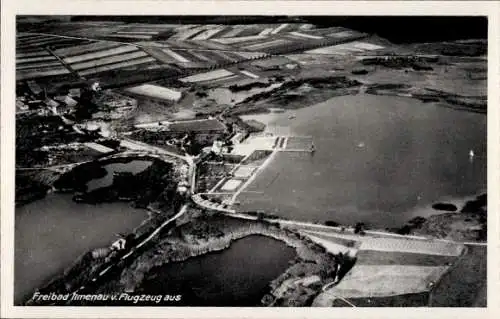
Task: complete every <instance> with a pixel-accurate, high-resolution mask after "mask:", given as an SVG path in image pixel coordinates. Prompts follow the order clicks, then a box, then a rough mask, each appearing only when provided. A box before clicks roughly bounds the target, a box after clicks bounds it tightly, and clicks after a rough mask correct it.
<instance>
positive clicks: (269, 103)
mask: <svg viewBox="0 0 500 319" xmlns="http://www.w3.org/2000/svg"><path fill="white" fill-rule="evenodd" d="M487 36H488V19H487V17H482V16H474V17H472V16H470V17H467V16H454V17H453V16H446V17H445V16H194V15H186V16H168V15H158V16H133V15H130V16H105V15H102V16H89V15H77V16H67V15H64V16H63V15H53V16H41V15H37V16H27V15H26V16H21V15H18V16H17V17H16V32H15V38H16V43H15V47H16V48H15V52H16V55H15V61H16V62H15V64H16V70H15V73H16V85H15V89H16V99H15V113H16V115H15V118H16V121H15V133H16V136H15V143H16V145H15V165H16V166H15V225H14V228H15V232H14V236H13V237H14V248H15V249H14V252H13V255H14V278H13V283H14V296H13V300H14V305H16V306H129V307H141V306H147V307H155V306H162V307H166V306H168V307H175V306H179V307H188V306H190V307H191V306H192V307H486V306H487V304H486V299H487V182H486V181H487V169H486V168H487V167H486V163H487V115H486V114H487V74H488V70H487V64H488V63H487V62H488V61H487V53H488V52H487V47H488V41H487ZM127 309H128V308H127Z"/></svg>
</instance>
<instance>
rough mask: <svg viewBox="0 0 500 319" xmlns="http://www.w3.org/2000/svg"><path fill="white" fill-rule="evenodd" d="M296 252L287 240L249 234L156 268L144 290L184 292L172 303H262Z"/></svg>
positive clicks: (248, 304) (186, 304) (176, 304)
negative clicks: (224, 246)
mask: <svg viewBox="0 0 500 319" xmlns="http://www.w3.org/2000/svg"><path fill="white" fill-rule="evenodd" d="M295 255H296V253H295V250H294V249H292V248H290V247H288V246H287V245H286V244H285V243H284V242H281V241H278V240H275V239H273V238H269V237H265V236H259V235H253V236H248V237H245V238H242V239H239V240H237V241H235V242H233V243H232V244H231V246H229V248H228V249H225V250H223V251H219V252H212V253H208V254H206V255H202V256H198V257H193V258H189V259H188V260H186V261H183V262H180V263H172V264H167V265H165V266H162V267H158V268H155V269H154V270H153V271H151V274H150V275H149V276H148V277H147V278H146V280H145V282H144V283H143V285H142V287H141V289H140V290H141V293H149V294H163V295H164V294H170V295H177V294H180V295H182V299H181V301H180V302H171V303H169V304H168V305H169V306H226V307H229V306H240V307H243V306H247V307H250V306H258V305H259V304H260V300H261V299H262V297H263V296H264V295H265V294H266V293H267V292H268V291H269V283H270V282H271V281H272V280H274V279H276V278H278V276H279V275H281V274H282V273H283V272H284V271H285V270H286V269H287V268H288V266H289V264H288V263H289V261H290V260H292V259H293V258H294V257H295ZM163 305H164V306H166V304H163Z"/></svg>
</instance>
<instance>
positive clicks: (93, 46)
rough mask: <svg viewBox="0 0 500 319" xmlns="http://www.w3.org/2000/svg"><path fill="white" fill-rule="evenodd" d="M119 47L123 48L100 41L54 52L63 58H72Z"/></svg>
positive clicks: (112, 43) (116, 44) (113, 43)
mask: <svg viewBox="0 0 500 319" xmlns="http://www.w3.org/2000/svg"><path fill="white" fill-rule="evenodd" d="M119 46H121V44H119V43H116V42H108V41H100V42H92V43H89V44H83V45H78V46H72V47H67V48H62V49H57V50H55V51H54V53H55V54H57V55H59V56H61V57H70V56H74V55H80V54H85V53H90V52H96V51H101V50H106V49H111V48H116V47H119Z"/></svg>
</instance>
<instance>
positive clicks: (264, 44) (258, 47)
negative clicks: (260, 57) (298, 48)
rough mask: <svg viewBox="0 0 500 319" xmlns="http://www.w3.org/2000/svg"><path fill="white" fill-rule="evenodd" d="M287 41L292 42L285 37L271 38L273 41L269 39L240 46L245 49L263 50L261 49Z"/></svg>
mask: <svg viewBox="0 0 500 319" xmlns="http://www.w3.org/2000/svg"><path fill="white" fill-rule="evenodd" d="M287 43H290V41H287V40H284V39H276V40H271V41H267V42H261V43H256V44H251V45H247V46H243V47H240V48H242V49H245V50H261V49H267V48H269V47H273V46H278V45H284V44H287Z"/></svg>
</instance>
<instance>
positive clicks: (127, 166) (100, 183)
mask: <svg viewBox="0 0 500 319" xmlns="http://www.w3.org/2000/svg"><path fill="white" fill-rule="evenodd" d="M152 163H153V162H151V161H145V160H133V161H130V162H127V163H111V164H107V165H104V166H103V167H104V169H106V172H107V174H106V175H105V176H103V177H102V178H96V179H93V180H90V181H89V182H88V183H87V191H92V190H94V189H97V188H102V187H108V186H111V185H112V184H113V175H114V173H118V172H130V173H132V174H137V173H140V172H142V171H144V170H145V169H146V168H148V167H149V166H151V164H152Z"/></svg>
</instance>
